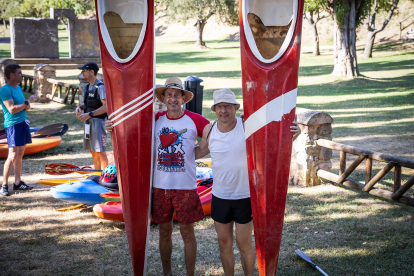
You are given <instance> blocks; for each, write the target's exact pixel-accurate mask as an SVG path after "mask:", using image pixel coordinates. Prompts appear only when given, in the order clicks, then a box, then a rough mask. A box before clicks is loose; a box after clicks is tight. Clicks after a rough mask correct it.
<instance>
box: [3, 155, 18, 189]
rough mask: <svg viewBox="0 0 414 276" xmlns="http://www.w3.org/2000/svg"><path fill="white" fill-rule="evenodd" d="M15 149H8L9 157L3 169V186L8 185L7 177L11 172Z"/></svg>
mask: <svg viewBox="0 0 414 276" xmlns="http://www.w3.org/2000/svg"><path fill="white" fill-rule="evenodd" d="M16 155H17V153H16V148H9V155H8V156H7V160H6V162H4V167H3V184H9V177H10V174H11V171H12V167H13V163H14V159H15V158H16Z"/></svg>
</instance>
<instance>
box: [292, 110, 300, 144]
mask: <svg viewBox="0 0 414 276" xmlns="http://www.w3.org/2000/svg"><path fill="white" fill-rule="evenodd" d="M290 131H291V132H292V133H293V141H295V140H296V138H298V136H299V135H300V133H301V131H300V127H299V125H298V122H297V121H296V115H295V120H294V121H293V122H292V126H291V127H290Z"/></svg>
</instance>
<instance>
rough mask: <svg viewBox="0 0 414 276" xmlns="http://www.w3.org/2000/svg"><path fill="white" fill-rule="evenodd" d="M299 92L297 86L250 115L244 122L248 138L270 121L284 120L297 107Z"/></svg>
mask: <svg viewBox="0 0 414 276" xmlns="http://www.w3.org/2000/svg"><path fill="white" fill-rule="evenodd" d="M297 93H298V89H297V88H295V89H293V90H291V91H289V92H287V93H285V94H283V95H282V96H279V97H277V98H276V99H274V100H271V101H270V102H268V103H267V104H265V105H264V106H262V107H261V108H260V109H258V110H257V111H256V112H255V113H253V114H252V115H250V116H249V118H248V119H247V120H246V121H245V122H244V129H245V136H246V139H247V138H249V137H250V135H252V134H253V133H255V132H256V131H258V130H259V129H261V128H262V127H264V126H265V125H267V124H269V123H270V122H279V121H281V120H282V117H283V115H285V114H289V113H290V111H292V109H293V108H295V107H296V96H297Z"/></svg>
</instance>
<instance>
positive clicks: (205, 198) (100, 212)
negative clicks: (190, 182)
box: [93, 186, 212, 222]
mask: <svg viewBox="0 0 414 276" xmlns="http://www.w3.org/2000/svg"><path fill="white" fill-rule="evenodd" d="M200 188H202V189H200ZM203 188H204V187H202V186H199V187H198V188H197V191H198V195H199V196H200V201H201V206H202V207H203V211H204V215H206V216H207V215H211V200H212V193H211V189H212V187H209V188H206V189H203ZM200 191H201V192H200ZM111 194H113V196H112V197H111V199H119V198H120V196H119V194H117V193H111ZM101 196H102V197H101V200H102V201H104V200H105V198H108V194H103V195H101ZM93 212H94V213H95V215H96V216H97V217H99V218H101V219H105V220H111V221H120V222H124V215H123V212H122V203H121V201H108V202H105V203H100V204H96V205H95V206H93ZM173 220H177V217H176V216H175V214H174V218H173ZM151 222H153V221H152V218H151Z"/></svg>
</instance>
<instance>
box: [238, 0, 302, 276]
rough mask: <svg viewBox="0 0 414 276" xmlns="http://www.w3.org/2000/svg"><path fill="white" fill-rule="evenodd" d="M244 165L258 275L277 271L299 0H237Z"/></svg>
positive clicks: (296, 58) (295, 71) (297, 51)
mask: <svg viewBox="0 0 414 276" xmlns="http://www.w3.org/2000/svg"><path fill="white" fill-rule="evenodd" d="M239 11H240V17H239V19H240V43H241V65H242V86H243V107H244V116H245V118H246V120H245V136H246V150H247V163H248V169H249V183H250V195H251V202H252V212H253V224H254V235H255V244H256V252H257V253H256V254H257V262H258V268H259V274H260V275H276V271H277V262H278V257H279V249H280V243H281V238H282V228H283V219H284V211H285V204H286V195H287V188H288V178H289V167H290V156H291V150H292V133H291V132H290V126H291V125H292V122H293V121H294V119H295V107H296V96H297V87H298V71H299V57H300V42H301V30H302V13H303V0H279V1H276V0H260V1H259V0H242V1H240V9H239Z"/></svg>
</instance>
